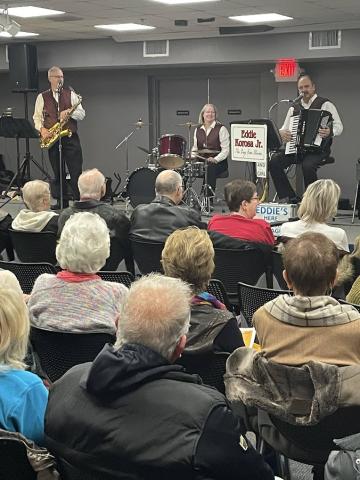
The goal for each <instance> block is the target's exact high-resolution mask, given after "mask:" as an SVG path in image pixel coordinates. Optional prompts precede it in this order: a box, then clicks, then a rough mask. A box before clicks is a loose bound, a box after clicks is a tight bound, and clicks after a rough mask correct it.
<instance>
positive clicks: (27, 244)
mask: <svg viewBox="0 0 360 480" xmlns="http://www.w3.org/2000/svg"><path fill="white" fill-rule="evenodd" d="M9 233H10V238H11V241H12V243H13V245H14V249H15V252H16V255H17V256H18V258H19V260H20V261H21V262H27V263H30V262H38V263H39V262H46V263H51V264H52V265H55V264H56V256H55V249H56V242H57V238H56V235H55V233H53V232H23V231H17V230H12V229H11V228H9Z"/></svg>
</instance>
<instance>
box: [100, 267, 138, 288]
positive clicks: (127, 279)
mask: <svg viewBox="0 0 360 480" xmlns="http://www.w3.org/2000/svg"><path fill="white" fill-rule="evenodd" d="M97 275H99V276H100V277H101V278H102V279H103V280H105V281H107V282H115V283H122V284H123V285H125V286H126V287H128V288H130V287H131V284H132V282H133V281H134V280H135V277H134V275H133V274H132V273H130V272H105V271H104V270H100V272H98V273H97Z"/></svg>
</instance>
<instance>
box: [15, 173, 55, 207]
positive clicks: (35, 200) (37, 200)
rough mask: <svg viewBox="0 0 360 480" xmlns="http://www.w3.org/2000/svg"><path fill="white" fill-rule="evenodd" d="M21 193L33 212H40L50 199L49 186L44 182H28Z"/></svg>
mask: <svg viewBox="0 0 360 480" xmlns="http://www.w3.org/2000/svg"><path fill="white" fill-rule="evenodd" d="M21 192H22V197H23V200H24V203H25V204H26V206H27V208H28V209H29V210H32V211H33V212H40V211H41V210H42V209H43V208H42V207H43V201H44V200H47V199H49V197H50V187H49V184H48V183H46V182H44V181H42V180H31V181H30V182H26V183H25V185H24V186H23V187H22V189H21Z"/></svg>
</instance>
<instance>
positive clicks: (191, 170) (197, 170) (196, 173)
mask: <svg viewBox="0 0 360 480" xmlns="http://www.w3.org/2000/svg"><path fill="white" fill-rule="evenodd" d="M190 176H191V177H192V178H204V177H205V163H204V162H188V163H187V164H186V167H185V168H184V177H190Z"/></svg>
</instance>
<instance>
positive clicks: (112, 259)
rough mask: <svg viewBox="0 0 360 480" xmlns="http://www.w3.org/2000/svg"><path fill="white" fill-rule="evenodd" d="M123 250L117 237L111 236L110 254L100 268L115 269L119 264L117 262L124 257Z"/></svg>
mask: <svg viewBox="0 0 360 480" xmlns="http://www.w3.org/2000/svg"><path fill="white" fill-rule="evenodd" d="M125 254H126V252H125V250H124V248H123V246H122V245H121V243H120V242H119V239H118V238H116V237H111V239H110V256H109V257H108V258H107V259H106V263H105V265H104V266H103V268H102V270H104V271H109V270H116V269H117V267H118V266H119V263H120V262H121V260H123V258H124V257H125Z"/></svg>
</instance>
